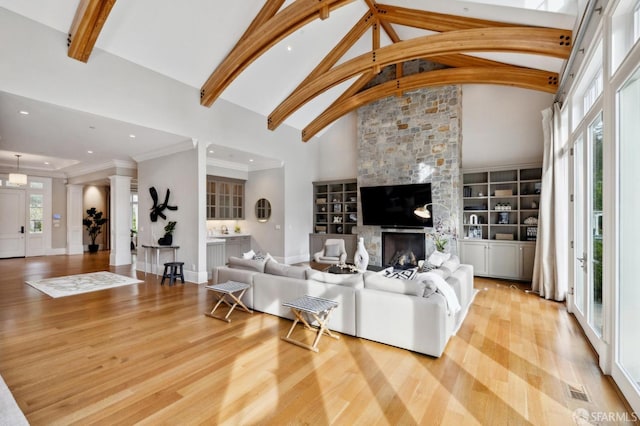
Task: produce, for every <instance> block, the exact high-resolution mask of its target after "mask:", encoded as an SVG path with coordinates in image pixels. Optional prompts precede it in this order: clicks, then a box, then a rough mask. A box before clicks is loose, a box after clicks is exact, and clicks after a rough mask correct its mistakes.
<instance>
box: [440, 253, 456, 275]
mask: <svg viewBox="0 0 640 426" xmlns="http://www.w3.org/2000/svg"><path fill="white" fill-rule="evenodd" d="M459 267H460V258H459V257H458V256H456V255H452V256H451V257H450V258H449V260H447V261H445V262H444V263H443V264H442V266H441V268H442V269H446V270H448V271H449V275H451V274H453V273H454V272H455V271H456V269H458V268H459Z"/></svg>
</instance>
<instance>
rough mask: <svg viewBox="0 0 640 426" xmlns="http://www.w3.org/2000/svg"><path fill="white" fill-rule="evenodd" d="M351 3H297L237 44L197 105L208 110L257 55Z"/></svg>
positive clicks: (332, 0)
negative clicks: (327, 13) (307, 25)
mask: <svg viewBox="0 0 640 426" xmlns="http://www.w3.org/2000/svg"><path fill="white" fill-rule="evenodd" d="M353 1H354V0H319V1H318V0H315V1H314V0H296V1H295V2H294V3H292V4H290V5H289V6H287V7H286V8H284V9H283V10H281V11H280V12H278V13H276V14H275V15H274V16H273V17H272V18H271V19H268V20H267V21H265V22H264V23H262V25H260V26H258V27H256V28H255V29H254V30H253V31H252V32H251V34H248V35H247V36H246V38H244V39H243V40H240V41H239V42H238V43H237V44H236V45H235V47H234V48H233V50H232V51H231V53H229V55H228V56H227V57H226V58H225V59H224V60H223V61H222V63H220V65H218V67H217V68H216V69H215V71H214V72H213V73H212V74H211V76H210V77H209V78H208V79H207V81H206V82H205V83H204V85H203V86H202V88H201V89H200V103H201V104H202V105H205V106H211V105H212V104H213V102H215V100H216V99H218V97H219V96H220V94H221V93H222V92H223V91H224V89H226V88H227V87H228V86H229V84H231V82H232V81H233V80H235V79H236V77H238V75H240V73H241V72H242V71H244V69H245V68H247V67H248V66H249V65H250V64H251V63H252V62H253V61H255V60H256V59H257V58H258V57H260V55H262V54H263V53H264V52H266V51H267V50H268V49H269V48H270V47H271V46H273V45H275V44H276V43H278V42H279V41H280V40H282V39H283V38H285V37H287V36H288V35H290V34H291V33H293V32H294V31H296V30H297V29H299V28H301V27H303V26H304V25H306V24H307V23H309V22H311V21H313V20H315V19H318V18H320V17H321V15H322V16H325V15H326V11H327V10H328V11H331V10H334V9H337V8H339V7H341V6H344V5H346V4H349V3H351V2H353Z"/></svg>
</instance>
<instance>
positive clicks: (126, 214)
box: [109, 176, 131, 266]
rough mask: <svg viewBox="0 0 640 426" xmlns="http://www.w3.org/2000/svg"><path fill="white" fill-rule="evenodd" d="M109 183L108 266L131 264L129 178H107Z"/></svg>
mask: <svg viewBox="0 0 640 426" xmlns="http://www.w3.org/2000/svg"><path fill="white" fill-rule="evenodd" d="M109 181H110V182H111V211H110V212H109V229H110V232H111V253H110V255H109V265H115V266H117V265H130V264H131V178H130V177H129V176H109Z"/></svg>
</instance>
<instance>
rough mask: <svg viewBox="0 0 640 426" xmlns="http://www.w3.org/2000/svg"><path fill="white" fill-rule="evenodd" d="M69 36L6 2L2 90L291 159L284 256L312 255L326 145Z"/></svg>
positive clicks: (0, 33) (0, 50) (0, 21)
mask: <svg viewBox="0 0 640 426" xmlns="http://www.w3.org/2000/svg"><path fill="white" fill-rule="evenodd" d="M66 37H67V35H66V34H64V33H61V32H59V31H56V30H53V29H51V28H49V27H46V26H44V25H40V24H38V23H36V22H34V21H31V20H28V19H26V18H24V17H21V16H19V15H16V14H14V13H12V12H9V11H7V10H6V9H1V8H0V39H2V40H12V42H11V43H0V57H2V67H0V81H1V82H2V86H1V87H0V90H4V91H6V92H9V93H13V94H16V95H20V96H25V97H30V98H33V99H36V100H40V101H44V102H50V103H53V104H56V105H61V106H65V107H68V108H73V109H78V110H82V111H86V112H89V113H92V114H98V115H102V116H105V117H109V118H113V119H118V120H123V121H127V122H130V123H134V124H138V125H142V126H147V127H151V128H154V129H158V130H163V131H167V132H171V133H175V134H180V135H185V136H188V137H192V138H195V139H198V140H199V141H203V142H205V143H206V142H211V143H215V144H218V145H224V146H230V147H233V148H237V149H240V150H244V151H251V152H255V153H257V154H261V155H265V156H268V157H271V158H277V159H281V160H283V161H284V162H285V169H284V171H285V181H286V184H285V187H284V197H285V199H286V200H287V201H286V203H287V205H286V206H285V220H284V222H286V224H285V223H283V226H285V227H284V228H283V229H284V232H285V234H286V238H285V246H284V256H285V257H286V258H291V259H296V258H300V257H301V256H302V257H304V255H305V254H307V255H308V253H307V252H308V239H307V237H306V235H307V234H308V232H309V230H310V229H311V226H312V224H311V223H312V215H311V182H312V181H313V180H314V178H315V177H316V175H317V168H318V165H317V161H316V160H317V152H318V149H319V146H320V144H313V143H312V144H309V143H303V142H301V139H300V131H299V130H296V129H293V128H291V127H288V126H286V125H282V126H280V127H278V129H277V130H275V131H269V130H268V129H267V125H266V118H265V117H263V116H261V115H258V114H256V113H253V112H251V111H249V110H246V109H244V108H241V107H239V106H237V105H234V104H231V103H229V102H227V101H225V100H223V99H219V100H217V101H216V103H215V104H214V105H213V107H211V108H205V107H202V106H201V105H200V102H199V88H195V87H190V86H187V85H185V84H182V83H180V82H177V81H175V80H172V79H170V78H167V77H165V76H162V75H160V74H157V73H155V72H153V71H150V70H148V69H146V68H143V67H140V66H138V65H135V64H133V63H131V62H128V61H125V60H123V59H121V58H118V57H116V56H114V55H110V54H108V53H106V52H104V51H101V50H99V49H95V50H94V51H93V54H92V55H91V58H90V60H89V62H88V63H87V64H84V63H81V62H78V61H76V60H73V59H70V58H68V57H67V52H66ZM43 143H45V142H44V141H43ZM194 161H195V160H194ZM195 164H196V163H195V162H194V164H193V165H192V167H195ZM141 192H142V191H141ZM299 206H305V207H304V209H299V208H298V207H299ZM141 211H144V210H142V209H141ZM201 220H202V221H203V224H204V220H205V218H204V217H203V218H201Z"/></svg>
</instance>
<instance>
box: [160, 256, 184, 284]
mask: <svg viewBox="0 0 640 426" xmlns="http://www.w3.org/2000/svg"><path fill="white" fill-rule="evenodd" d="M183 266H184V262H167V263H165V264H164V272H163V273H162V281H160V285H164V279H165V278H169V285H173V283H174V281H175V280H176V278H178V277H180V279H181V280H182V284H184V272H183Z"/></svg>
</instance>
